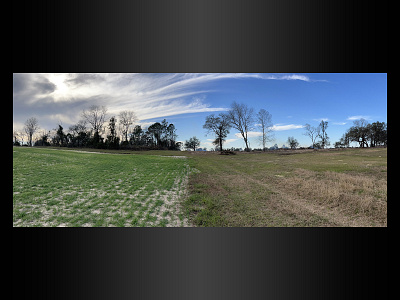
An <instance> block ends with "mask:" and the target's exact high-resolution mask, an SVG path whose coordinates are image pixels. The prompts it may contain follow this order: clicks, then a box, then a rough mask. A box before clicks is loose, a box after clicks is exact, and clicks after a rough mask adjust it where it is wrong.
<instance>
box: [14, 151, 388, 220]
mask: <svg viewBox="0 0 400 300" xmlns="http://www.w3.org/2000/svg"><path fill="white" fill-rule="evenodd" d="M106 152H107V153H106ZM133 153H134V154H133ZM232 153H235V154H236V155H220V153H219V152H194V151H189V152H181V151H156V150H154V151H135V152H132V151H128V150H125V151H122V150H102V149H82V150H80V151H76V150H67V149H65V148H64V149H63V150H61V149H60V148H58V149H49V148H37V147H35V148H26V147H14V148H13V225H14V226H80V227H84V226H96V227H102V226H107V227H108V226H124V227H129V226H157V227H161V226H175V227H176V226H230V227H238V226H240V227H247V226H256V227H270V226H272V227H277V226H278V227H283V226H284V227H286V226H289V227H293V226H294V227H304V226H318V227H326V226H334V227H336V226H362V227H369V226H387V149H386V148H364V149H362V148H358V149H326V150H308V149H307V150H286V151H270V152H258V153H254V152H232ZM224 154H225V153H224ZM229 154H231V153H229Z"/></svg>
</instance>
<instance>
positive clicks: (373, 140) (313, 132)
mask: <svg viewBox="0 0 400 300" xmlns="http://www.w3.org/2000/svg"><path fill="white" fill-rule="evenodd" d="M272 127H273V123H272V116H271V114H270V113H269V112H268V111H266V110H265V109H260V111H259V112H258V113H257V114H255V113H254V109H253V108H250V107H248V106H247V105H246V104H239V103H237V102H233V103H232V105H231V107H230V109H229V110H228V112H227V113H220V114H219V115H218V116H216V115H214V114H211V115H209V116H207V117H206V120H205V123H204V125H203V128H204V129H206V130H207V133H206V134H207V135H210V134H212V135H213V136H214V138H215V139H214V141H213V144H214V145H215V149H216V150H217V151H218V150H219V151H221V152H222V151H223V148H222V145H223V143H224V142H225V141H226V137H227V136H228V134H229V132H230V130H231V129H232V128H234V129H236V130H238V131H239V132H240V135H241V137H242V138H243V141H244V143H245V145H246V148H245V151H250V150H251V148H250V145H249V140H248V133H249V132H251V131H252V130H254V129H255V128H258V129H259V130H260V132H261V136H260V143H261V144H262V149H260V150H263V151H266V149H267V148H266V143H267V142H268V141H271V140H273V136H272ZM303 128H304V130H305V132H304V133H303V134H304V135H306V136H308V137H309V138H310V139H311V143H312V144H311V146H310V147H308V148H312V149H324V148H326V147H328V146H330V145H331V143H330V139H329V136H328V134H327V129H328V121H324V120H321V122H320V124H319V125H318V126H316V127H314V126H311V125H310V124H305V125H304V126H303ZM287 142H288V144H289V147H290V148H291V149H296V148H297V147H298V145H299V143H298V141H297V139H295V138H294V137H288V140H287ZM350 142H357V143H359V147H376V146H387V124H386V123H385V122H379V121H376V122H374V123H372V124H369V123H368V122H367V121H366V120H365V119H360V120H355V121H354V122H353V126H352V127H351V128H349V129H348V130H347V131H346V133H345V134H344V135H343V136H342V138H341V139H340V140H339V141H338V142H336V143H335V144H334V146H335V148H339V147H341V148H342V147H349V146H350ZM199 146H200V141H199V139H197V138H196V137H192V138H190V139H189V140H187V141H186V142H185V148H186V149H192V150H196V148H198V147H199Z"/></svg>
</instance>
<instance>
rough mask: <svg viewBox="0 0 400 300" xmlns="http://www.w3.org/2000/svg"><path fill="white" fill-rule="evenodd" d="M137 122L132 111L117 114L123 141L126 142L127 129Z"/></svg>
mask: <svg viewBox="0 0 400 300" xmlns="http://www.w3.org/2000/svg"><path fill="white" fill-rule="evenodd" d="M136 120H137V118H136V115H135V113H134V112H133V111H129V110H124V111H121V112H120V113H119V123H120V124H121V131H122V135H123V136H124V137H125V141H126V142H127V141H128V131H129V127H130V126H131V125H133V123H134V122H135V121H136Z"/></svg>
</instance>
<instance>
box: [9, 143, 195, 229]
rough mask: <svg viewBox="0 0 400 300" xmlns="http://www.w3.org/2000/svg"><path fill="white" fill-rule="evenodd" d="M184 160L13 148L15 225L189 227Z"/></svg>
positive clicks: (186, 166)
mask: <svg viewBox="0 0 400 300" xmlns="http://www.w3.org/2000/svg"><path fill="white" fill-rule="evenodd" d="M188 171H189V168H188V165H187V162H186V159H185V158H183V159H182V158H174V157H162V156H155V155H149V154H143V155H123V154H120V155H118V154H104V153H90V152H76V151H70V150H54V149H44V148H25V147H13V225H14V226H68V227H71V226H79V227H86V226H96V227H100V226H107V227H108V226H123V227H128V226H161V227H163V226H188V221H187V219H186V217H185V215H184V214H183V213H182V211H181V206H180V203H181V199H182V197H183V196H184V193H185V191H186V184H187V177H188Z"/></svg>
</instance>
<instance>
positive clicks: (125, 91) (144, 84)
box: [13, 73, 316, 130]
mask: <svg viewBox="0 0 400 300" xmlns="http://www.w3.org/2000/svg"><path fill="white" fill-rule="evenodd" d="M246 78H254V79H260V80H300V81H306V82H310V81H316V80H312V79H310V78H309V77H308V76H306V75H298V74H289V75H287V74H252V73H222V74H220V73H210V74H207V73H194V74H181V73H178V74H148V73H144V74H128V73H122V74H117V73H109V74H108V73H99V74H91V73H79V74H64V73H55V74H27V73H24V74H14V75H13V98H14V100H13V102H14V114H13V115H14V121H15V122H24V121H25V120H26V118H27V117H29V116H31V115H32V114H37V115H38V117H39V116H40V117H39V121H40V122H41V124H43V126H44V127H46V128H47V127H49V126H53V127H54V126H55V125H54V120H55V119H62V121H63V122H66V123H70V122H71V123H74V122H77V121H78V120H79V119H80V112H81V111H82V110H83V109H86V108H88V107H89V106H90V105H92V104H97V105H105V106H107V108H108V113H109V116H112V115H118V113H119V112H120V111H121V110H133V111H135V113H136V115H137V117H138V118H139V119H140V120H139V121H141V122H145V121H147V120H149V119H154V118H164V117H168V116H172V115H179V114H187V113H199V112H219V111H226V110H228V108H226V107H214V106H212V105H211V104H210V103H208V102H207V98H206V95H207V93H209V92H212V90H208V89H205V88H204V87H205V85H204V84H205V83H208V82H212V81H218V80H224V79H246ZM60 114H62V115H63V117H62V118H61V117H60ZM65 125H70V124H65ZM286 126H290V125H286ZM283 128H284V127H282V128H279V127H276V130H286V129H283Z"/></svg>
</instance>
